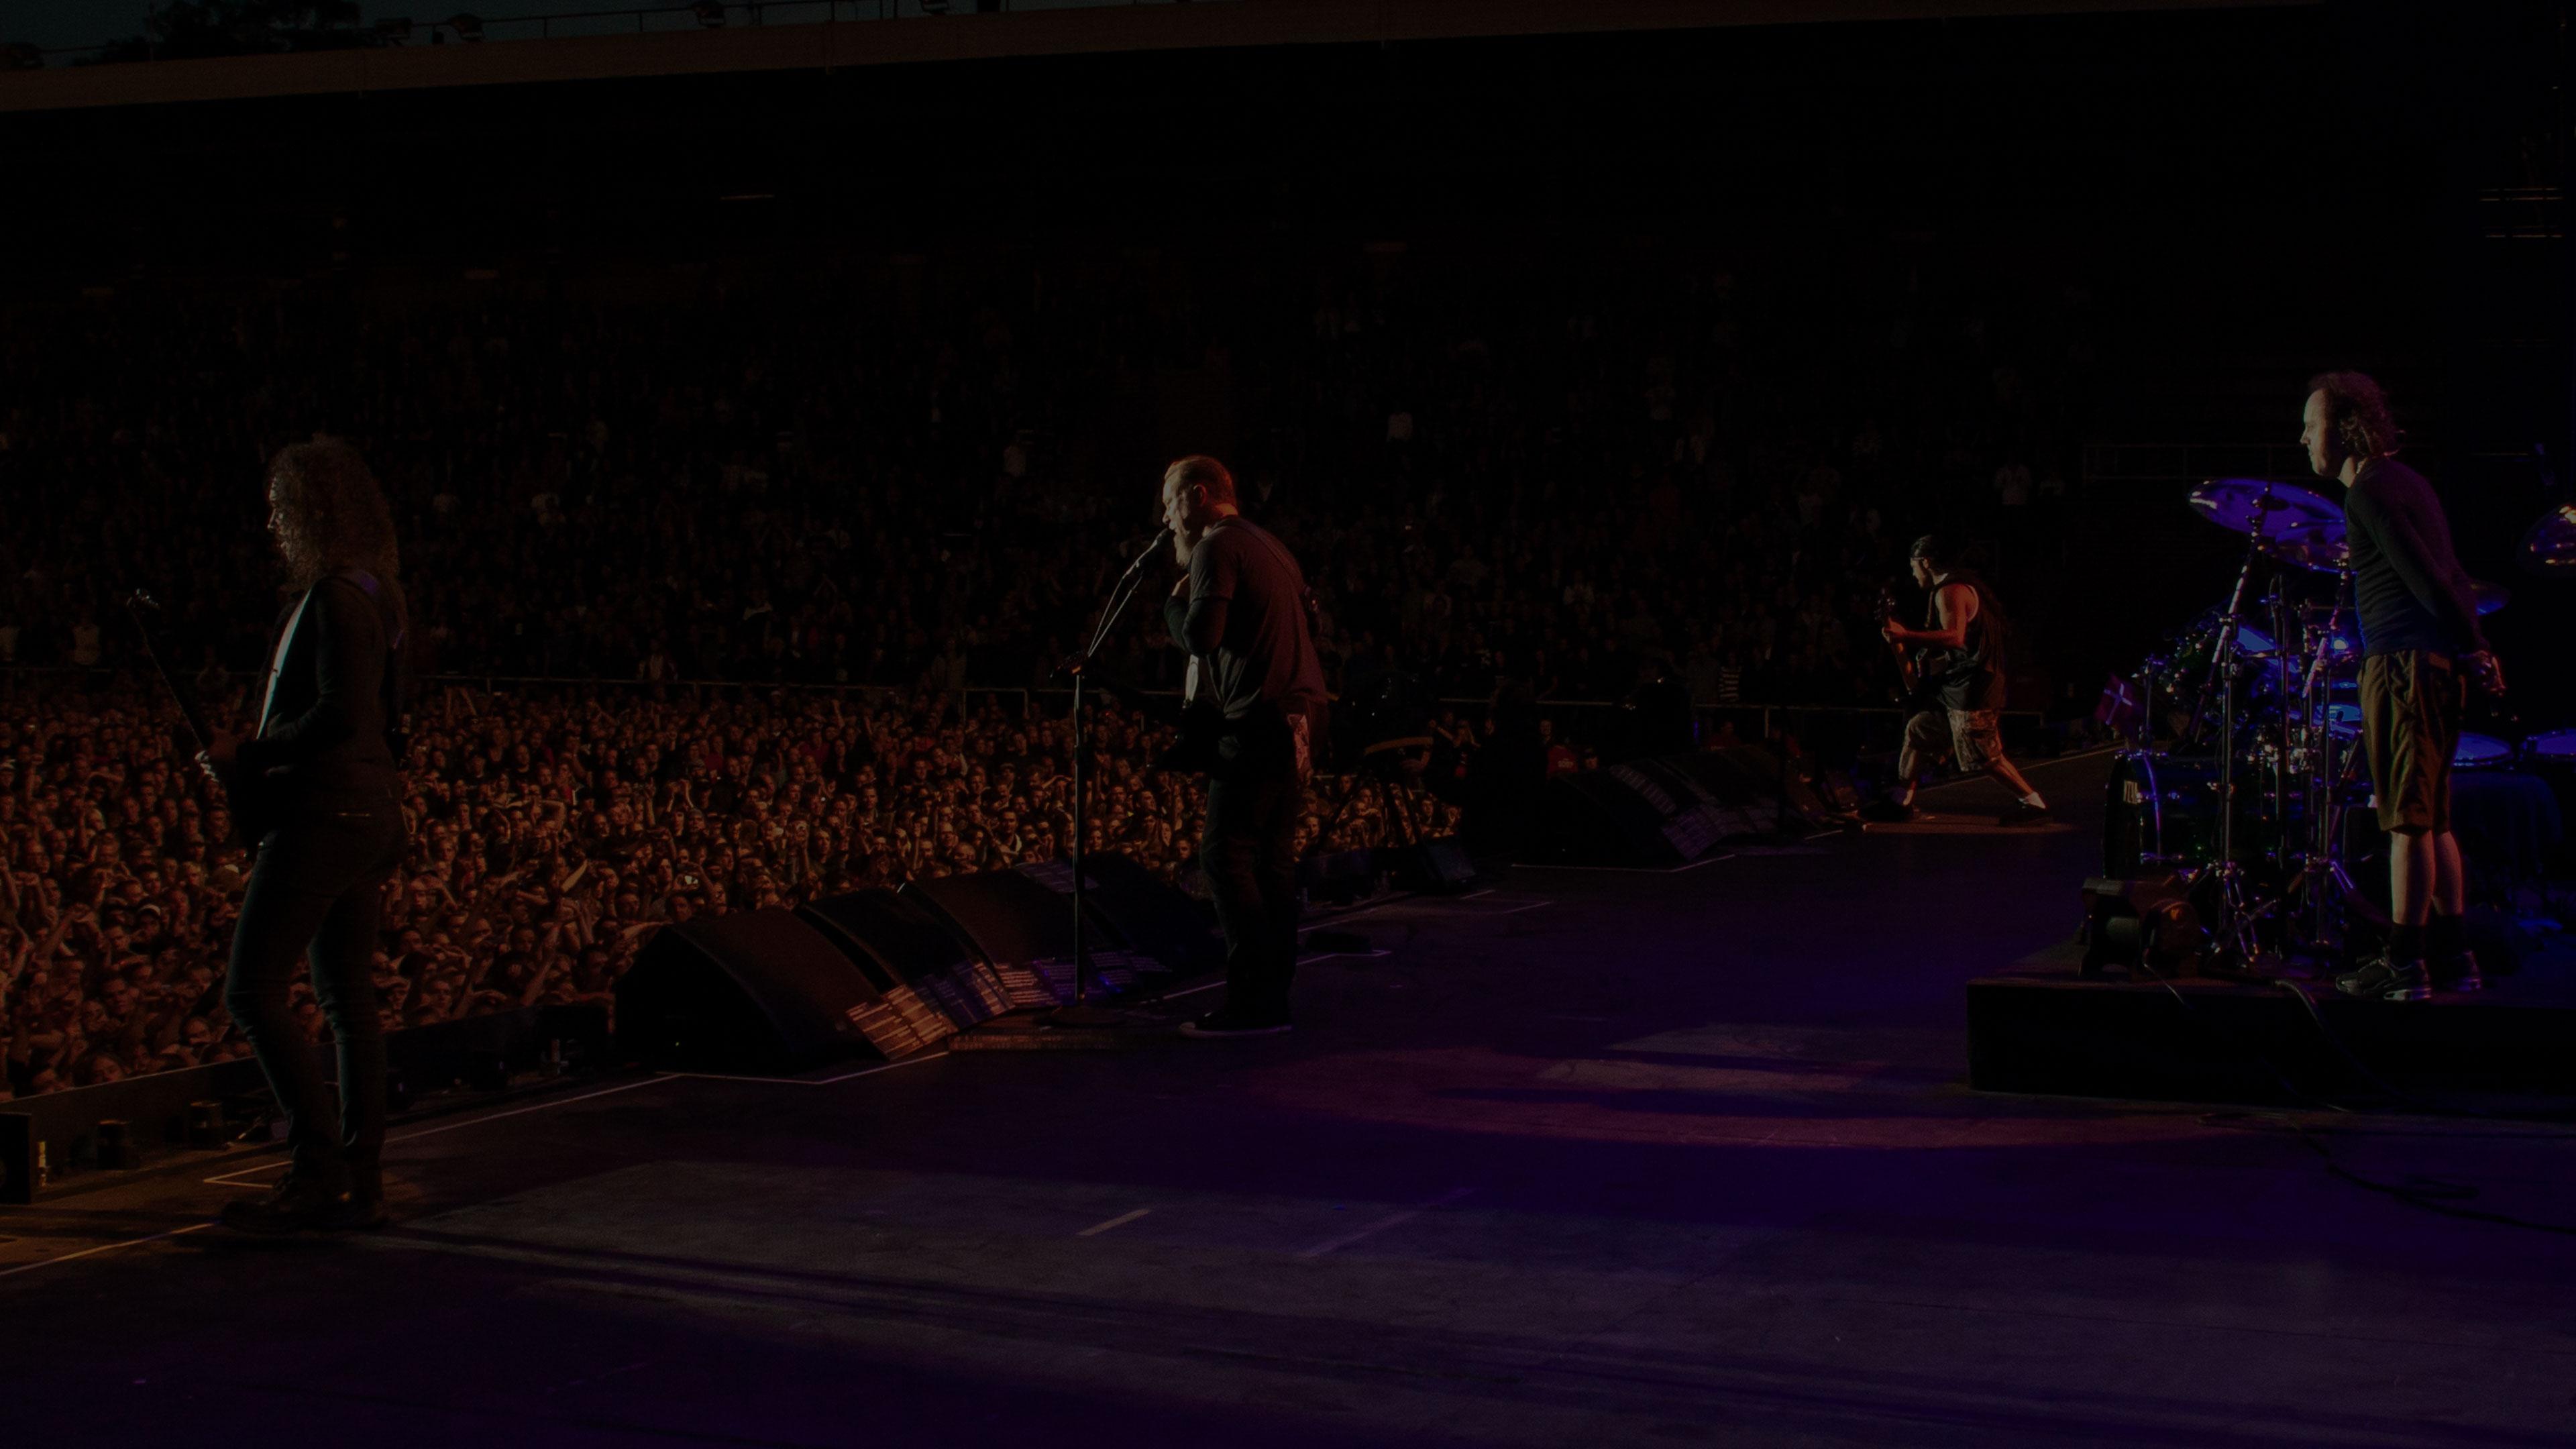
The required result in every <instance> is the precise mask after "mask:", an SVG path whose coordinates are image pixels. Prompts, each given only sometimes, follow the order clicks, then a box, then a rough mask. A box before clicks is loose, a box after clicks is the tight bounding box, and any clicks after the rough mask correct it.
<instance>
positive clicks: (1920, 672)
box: [1878, 588, 1950, 715]
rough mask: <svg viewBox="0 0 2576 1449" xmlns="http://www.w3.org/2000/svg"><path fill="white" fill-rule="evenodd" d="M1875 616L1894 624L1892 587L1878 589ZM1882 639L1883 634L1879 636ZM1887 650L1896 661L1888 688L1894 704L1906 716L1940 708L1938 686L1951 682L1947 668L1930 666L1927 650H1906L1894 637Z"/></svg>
mask: <svg viewBox="0 0 2576 1449" xmlns="http://www.w3.org/2000/svg"><path fill="white" fill-rule="evenodd" d="M1878 617H1879V618H1880V619H1881V620H1882V621H1884V622H1886V623H1890V624H1894V623H1897V622H1898V620H1897V617H1896V594H1895V591H1893V590H1891V589H1885V588H1882V589H1880V590H1879V591H1878ZM1880 637H1882V638H1885V636H1884V635H1882V636H1880ZM1887 652H1888V653H1889V654H1890V655H1891V656H1893V657H1894V658H1895V660H1896V683H1895V684H1894V685H1893V686H1891V687H1890V688H1889V689H1888V691H1887V697H1888V699H1889V700H1890V701H1892V702H1893V703H1896V704H1899V705H1902V706H1904V708H1905V712H1906V713H1907V714H1909V715H1915V714H1921V713H1922V712H1924V711H1925V710H1938V709H1939V708H1941V687H1942V686H1943V685H1945V684H1948V683H1949V682H1950V671H1949V670H1948V669H1947V668H1940V669H1935V668H1932V667H1931V665H1930V661H1929V656H1930V654H1931V653H1932V651H1931V650H1929V649H1909V648H1907V647H1906V646H1905V645H1903V644H1900V643H1898V642H1897V641H1895V640H1893V639H1888V640H1887Z"/></svg>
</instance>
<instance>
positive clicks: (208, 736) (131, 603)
mask: <svg viewBox="0 0 2576 1449" xmlns="http://www.w3.org/2000/svg"><path fill="white" fill-rule="evenodd" d="M125 612H126V613H127V614H128V615H130V616H132V617H133V619H134V628H135V632H136V633H138V634H140V635H142V636H143V657H144V658H146V659H149V660H151V661H152V671H153V672H154V673H155V674H158V675H160V676H161V683H162V686H163V687H164V688H166V689H168V690H169V691H170V698H171V700H172V701H173V702H174V703H176V704H177V705H178V706H179V715H180V717H181V718H182V719H185V720H186V721H187V722H188V735H189V738H191V739H193V740H194V741H196V745H197V748H198V749H200V750H203V749H206V748H208V747H209V746H211V745H212V744H213V743H214V738H215V732H214V730H213V729H212V728H211V727H210V726H208V725H207V723H206V712H205V711H204V710H203V709H201V708H200V707H199V706H198V704H197V696H196V692H195V691H194V690H192V689H190V688H188V686H187V685H186V684H185V683H184V682H183V681H181V680H180V678H179V676H177V675H176V674H173V673H171V672H170V665H169V663H168V662H167V661H166V660H164V659H163V658H162V657H161V650H160V649H159V648H158V647H157V645H156V644H155V642H154V639H153V636H152V623H151V620H150V618H149V617H148V616H149V615H151V614H157V613H159V612H161V601H160V600H158V599H155V598H153V597H152V596H151V595H150V594H149V593H146V592H145V591H143V590H141V589H136V590H135V591H134V594H133V596H132V597H130V598H128V599H127V600H126V601H125ZM215 782H216V783H217V784H219V785H221V786H223V790H224V803H225V805H226V807H227V808H228V809H229V810H230V811H231V812H232V817H233V839H234V840H235V841H237V842H239V843H240V844H243V845H247V846H250V847H251V848H253V849H257V848H258V846H259V842H260V840H261V838H262V837H264V836H266V835H267V834H268V831H269V827H270V825H271V824H273V823H274V822H272V821H271V820H270V818H269V812H268V801H267V799H266V794H267V790H266V784H267V782H266V781H265V780H263V779H262V778H260V777H259V776H257V775H253V774H251V773H249V772H247V771H244V770H242V769H240V768H239V767H238V766H234V767H219V768H217V769H216V771H215Z"/></svg>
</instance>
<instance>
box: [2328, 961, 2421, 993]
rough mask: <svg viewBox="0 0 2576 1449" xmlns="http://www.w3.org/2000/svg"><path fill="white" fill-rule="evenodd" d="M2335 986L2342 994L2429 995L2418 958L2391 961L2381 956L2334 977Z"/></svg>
mask: <svg viewBox="0 0 2576 1449" xmlns="http://www.w3.org/2000/svg"><path fill="white" fill-rule="evenodd" d="M2335 989H2336V990H2337V991H2340V992H2342V993H2343V994H2344V995H2346V996H2358V997H2362V998H2364V999H2365V1000H2379V1001H2424V1000H2427V999H2429V998H2430V997H2431V996H2432V995H2433V985H2432V982H2431V981H2430V980H2428V979H2427V978H2426V976H2425V972H2424V963H2423V962H2422V961H2421V960H2415V961H2392V960H2390V959H2389V958H2387V957H2385V956H2381V957H2377V958H2375V959H2373V960H2371V961H2368V962H2365V963H2364V964H2363V966H2362V968H2361V969H2360V970H2358V971H2351V972H2347V973H2345V974H2344V975H2341V976H2338V977H2336V978H2335Z"/></svg>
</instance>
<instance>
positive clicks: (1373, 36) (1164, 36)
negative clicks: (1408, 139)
mask: <svg viewBox="0 0 2576 1449" xmlns="http://www.w3.org/2000/svg"><path fill="white" fill-rule="evenodd" d="M2319 3H2322V0H1233V3H1229V4H1218V5H1138V6H1104V7H1100V8H1077V9H1058V10H1045V11H1022V12H1006V13H1002V14H996V15H957V16H947V17H939V18H929V17H925V18H920V19H904V20H867V21H843V22H839V23H822V22H815V23H809V24H800V25H767V26H747V27H740V28H726V29H721V30H701V31H684V32H658V33H653V34H643V35H615V36H576V37H564V38H560V39H553V40H507V41H491V42H485V43H482V44H473V45H465V44H458V45H411V46H394V47H385V48H376V49H357V50H339V51H321V52H314V53H308V54H300V55H258V56H236V57H227V58H223V59H216V60H165V61H146V62H132V63H126V64H116V65H92V66H71V67H58V68H47V69H37V70H20V71H5V72H0V111H52V110H73V109H82V108H91V107H101V106H146V105H169V104H177V103H185V102H199V101H224V100H248V99H254V98H260V97H275V96H297V95H329V94H350V93H365V92H369V91H389V90H424V89H436V88H441V87H451V86H487V85H523V84H539V83H546V82H555V81H573V80H615V79H637V78H643V77H651V76H667V75H693V74H713V73H722V72H745V71H773V70H826V71H828V70H833V69H837V68H840V67H844V66H849V67H857V66H875V65H903V64H919V63H925V62H932V61H953V60H983V59H997V58H1002V57H1009V56H1073V55H1090V54H1104V53H1112V52H1119V51H1152V50H1191V49H1214V48H1230V47H1250V46H1277V45H1323V44H1354V43H1362V44H1365V43H1375V42H1386V41H1411V40H1446V39H1463V38H1469V37H1478V36H1515V35H1551V34H1578V33H1587V32H1605V31H1622V30H1681V29H1701V28H1714V27H1724V26H1751V25H1785V24H1803V23H1817V22H1856V21H1870V20H1925V19H1981V18H2007V17H2016V16H2039V15H2060V14H2087V13H2110V12H2124V11H2161V10H2222V9H2277V8H2284V7H2285V6H2292V5H2309V4H2319Z"/></svg>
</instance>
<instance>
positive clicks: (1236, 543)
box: [1189, 517, 1324, 719]
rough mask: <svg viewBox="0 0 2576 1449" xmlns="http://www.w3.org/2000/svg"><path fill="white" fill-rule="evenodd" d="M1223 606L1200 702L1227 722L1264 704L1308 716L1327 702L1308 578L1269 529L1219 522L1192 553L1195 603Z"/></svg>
mask: <svg viewBox="0 0 2576 1449" xmlns="http://www.w3.org/2000/svg"><path fill="white" fill-rule="evenodd" d="M1209 599H1223V600H1225V601H1226V608H1225V633H1224V635H1223V636H1222V637H1220V638H1219V639H1218V640H1217V646H1216V650H1215V652H1214V653H1212V654H1210V655H1209V656H1208V657H1207V658H1206V659H1205V660H1204V661H1203V662H1202V663H1201V665H1200V668H1201V669H1202V670H1203V671H1204V675H1203V677H1202V680H1201V686H1200V695H1201V697H1202V698H1206V699H1209V700H1211V701H1212V702H1214V703H1215V705H1216V706H1217V708H1218V709H1219V710H1221V711H1222V712H1223V713H1224V715H1225V717H1226V718H1227V719H1242V718H1244V717H1245V716H1246V715H1249V714H1251V713H1252V712H1253V711H1254V710H1255V709H1257V708H1258V707H1260V706H1261V705H1263V704H1265V703H1266V704H1270V705H1274V706H1276V707H1277V708H1278V709H1279V710H1280V711H1281V712H1283V713H1289V714H1302V713H1306V712H1308V711H1310V710H1311V709H1312V707H1313V706H1315V705H1316V704H1319V703H1321V702H1322V700H1323V698H1324V663H1323V660H1322V658H1321V657H1320V656H1318V655H1317V654H1316V652H1315V640H1314V636H1313V635H1312V634H1311V633H1310V632H1308V630H1307V627H1306V576H1305V574H1304V573H1303V572H1302V571H1301V570H1300V569H1299V568H1298V567H1297V561H1296V560H1295V559H1293V558H1291V557H1289V555H1288V548H1287V546H1286V545H1285V544H1282V543H1281V542H1280V541H1279V540H1278V539H1277V538H1275V537H1273V536H1272V535H1271V534H1270V533H1269V531H1268V530H1266V529H1263V528H1262V527H1261V526H1260V525H1258V524H1255V523H1251V522H1248V521H1246V520H1245V519H1243V518H1240V517H1234V518H1225V519H1220V520H1218V522H1217V524H1216V525H1215V526H1214V527H1212V528H1210V529H1209V530H1208V531H1207V533H1206V535H1205V536H1203V537H1202V538H1200V540H1199V546H1198V548H1197V549H1195V550H1194V551H1192V553H1191V554H1190V593H1189V602H1190V605H1191V606H1193V607H1194V606H1196V605H1198V604H1200V603H1202V602H1204V601H1206V600H1209Z"/></svg>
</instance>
